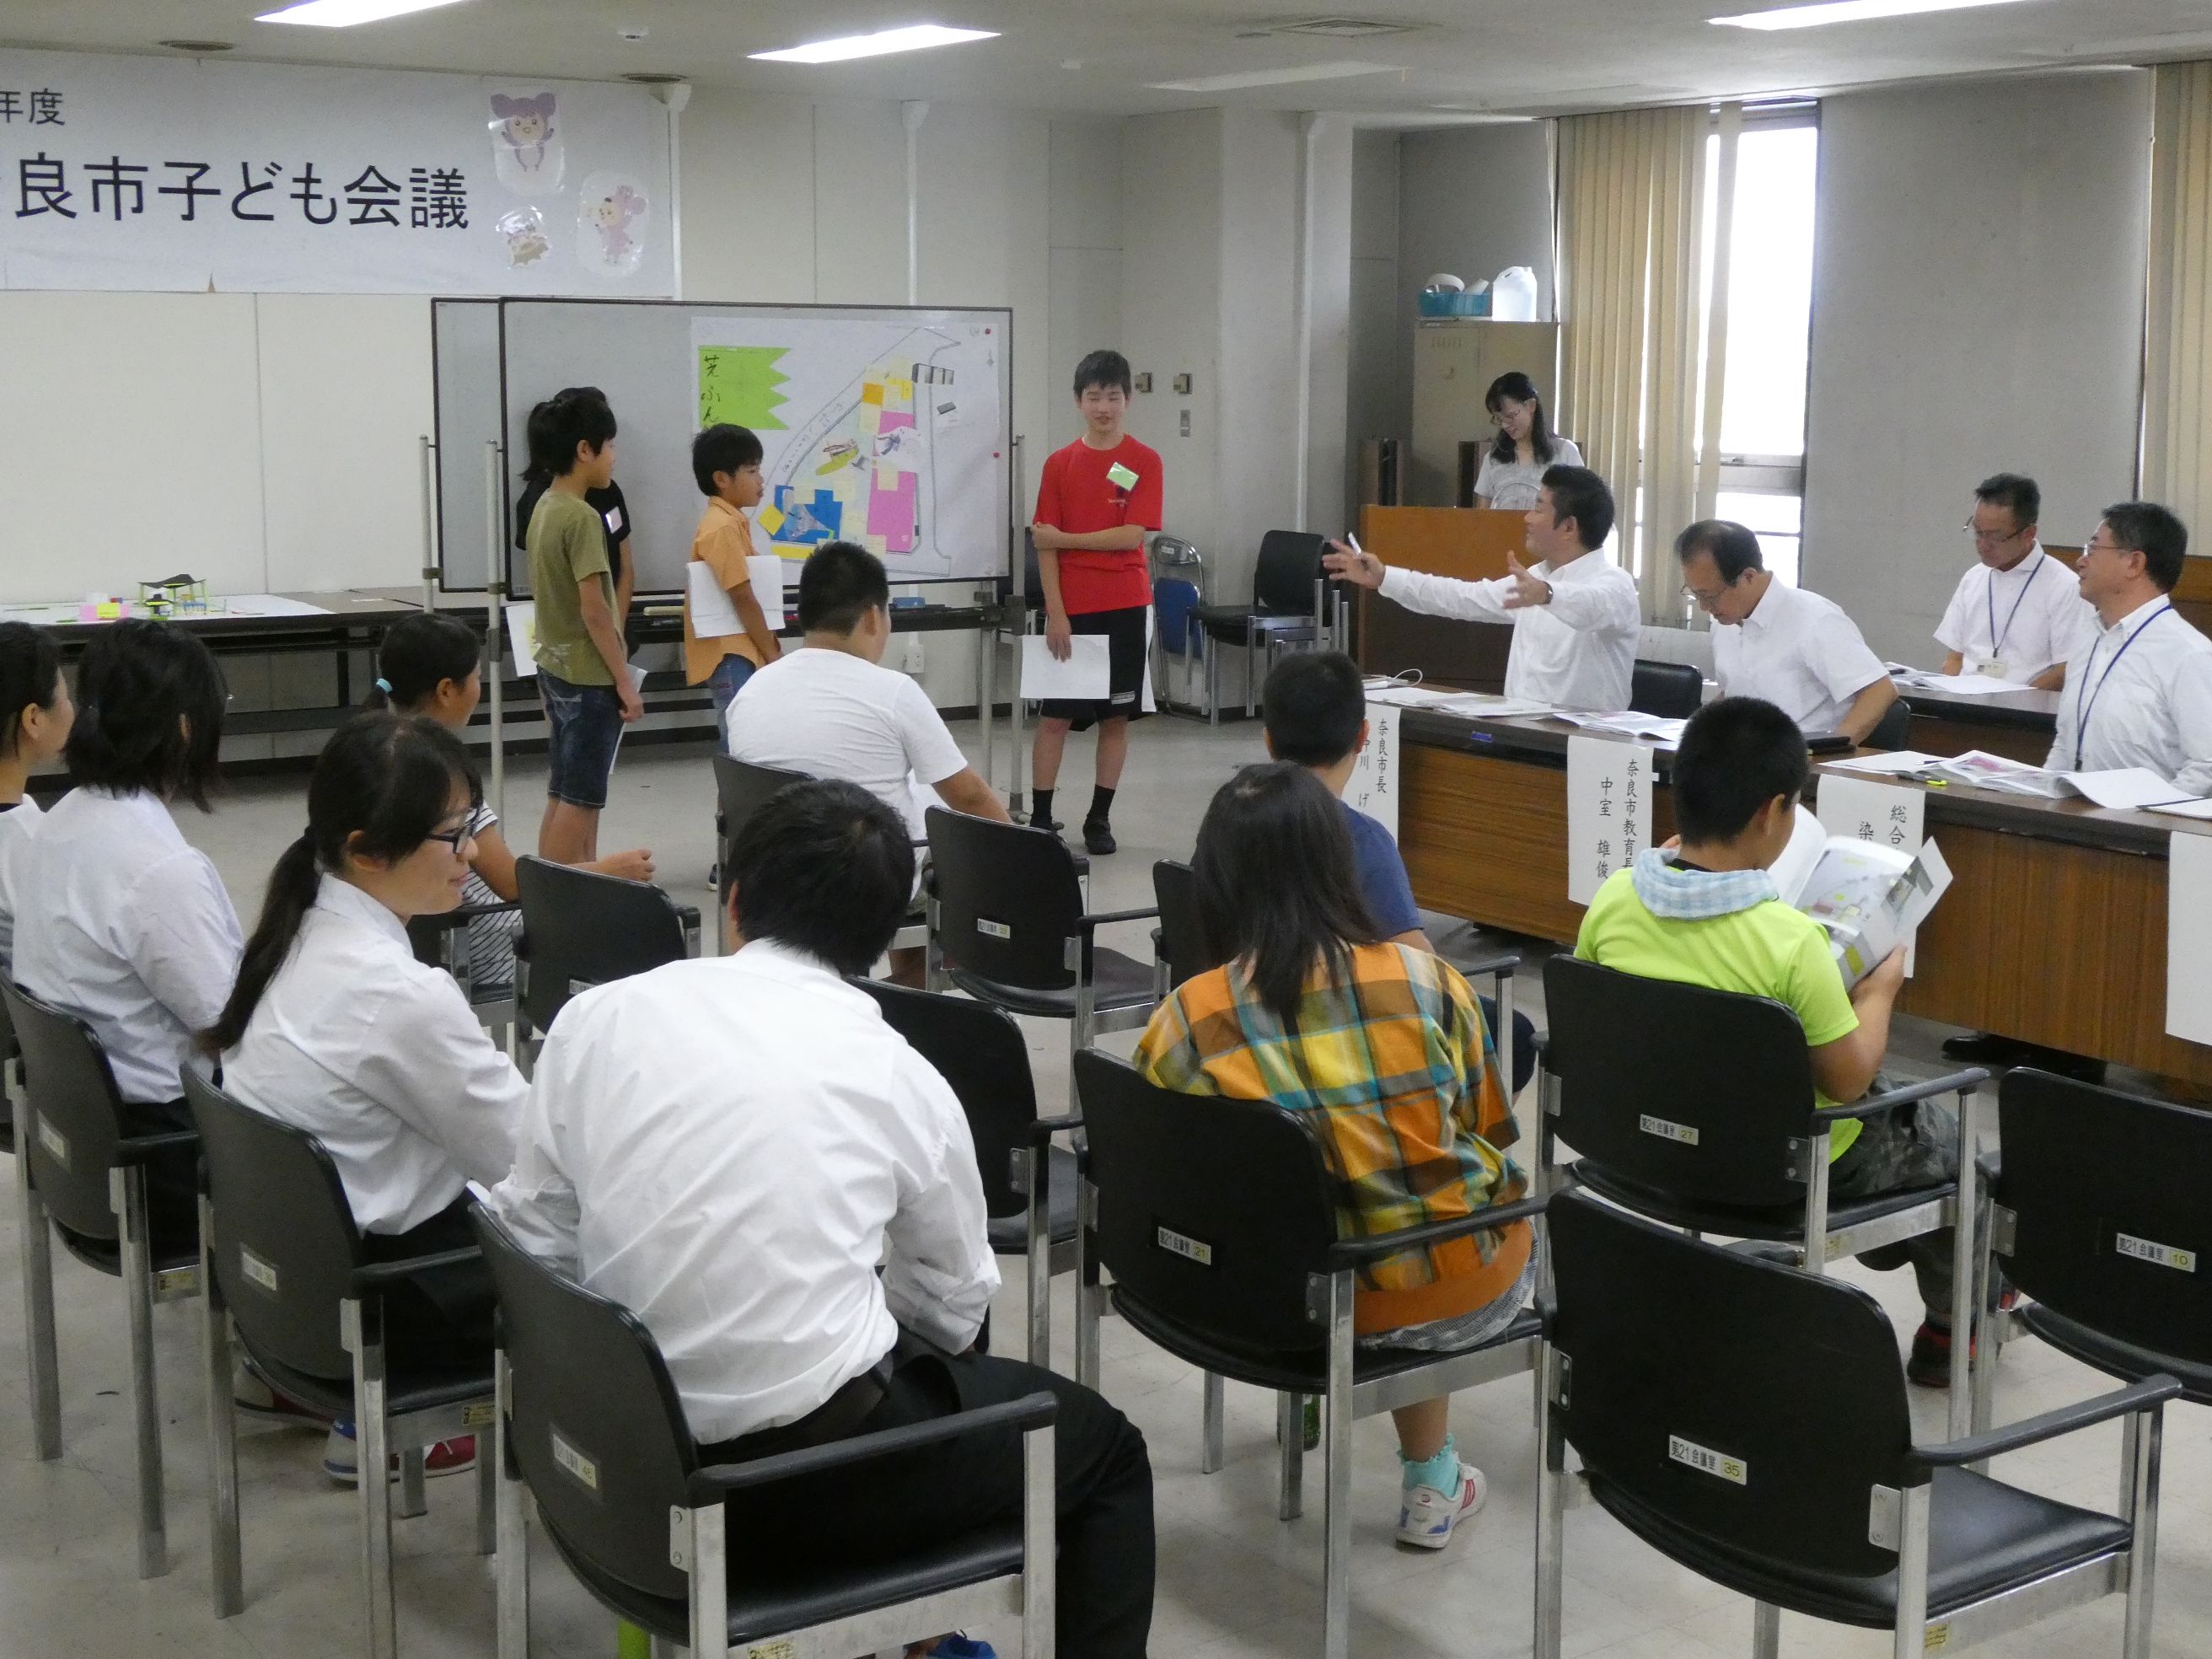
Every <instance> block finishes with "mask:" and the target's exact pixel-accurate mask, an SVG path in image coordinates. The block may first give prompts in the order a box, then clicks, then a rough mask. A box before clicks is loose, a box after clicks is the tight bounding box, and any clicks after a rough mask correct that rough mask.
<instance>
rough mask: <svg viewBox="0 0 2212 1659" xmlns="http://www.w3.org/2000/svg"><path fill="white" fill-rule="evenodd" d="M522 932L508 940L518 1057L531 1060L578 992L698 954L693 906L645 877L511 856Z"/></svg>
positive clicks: (533, 857) (697, 925)
mask: <svg viewBox="0 0 2212 1659" xmlns="http://www.w3.org/2000/svg"><path fill="white" fill-rule="evenodd" d="M514 878H515V881H516V883H517V884H518V885H519V887H520V890H521V894H522V937H521V938H520V939H517V940H516V941H515V942H514V1000H515V1021H514V1035H515V1046H516V1048H517V1050H518V1058H519V1059H520V1060H525V1061H530V1060H535V1059H536V1055H537V1049H538V1044H539V1043H540V1042H543V1041H544V1033H545V1032H546V1031H547V1030H550V1028H551V1026H552V1024H553V1020H554V1018H555V1016H556V1015H557V1014H559V1013H560V1012H561V1011H562V1009H563V1008H565V1007H567V1006H568V999H569V998H570V997H572V996H574V995H575V994H576V993H577V992H579V991H585V990H589V989H590V988H591V987H592V986H594V985H605V984H606V983H607V982H608V981H611V980H617V979H626V978H628V977H629V975H632V974H642V973H646V972H648V971H649V970H651V969H655V968H659V967H660V966H662V965H663V964H665V963H671V962H680V961H682V960H683V959H684V957H696V956H697V955H698V954H699V913H698V911H696V909H694V908H691V907H690V905H688V904H678V903H677V902H676V901H675V900H673V899H671V898H670V897H669V896H668V895H667V894H666V893H665V892H663V891H662V890H660V889H659V888H658V887H656V886H654V885H653V884H652V883H651V882H649V881H625V880H623V878H621V877H619V876H603V875H601V874H599V872H597V871H595V870H579V869H576V868H574V866H570V865H566V864H549V863H547V862H546V861H545V860H544V859H541V858H538V857H537V856H536V855H535V854H526V855H525V856H523V857H521V858H519V859H517V860H515V861H514Z"/></svg>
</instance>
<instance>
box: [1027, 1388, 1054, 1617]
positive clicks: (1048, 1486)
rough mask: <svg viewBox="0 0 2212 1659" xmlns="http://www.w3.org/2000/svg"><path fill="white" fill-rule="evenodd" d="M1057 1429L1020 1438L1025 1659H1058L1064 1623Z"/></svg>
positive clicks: (1035, 1432)
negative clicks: (1061, 1596)
mask: <svg viewBox="0 0 2212 1659" xmlns="http://www.w3.org/2000/svg"><path fill="white" fill-rule="evenodd" d="M1054 1454H1055V1447H1054V1441H1053V1431H1052V1430H1051V1429H1049V1428H1042V1429H1031V1430H1030V1431H1028V1432H1027V1433H1025V1434H1024V1435H1023V1436H1022V1659H1054V1652H1055V1651H1056V1650H1057V1644H1058V1627H1059V1621H1060V1607H1059V1596H1060V1577H1059V1574H1060V1567H1059V1562H1058V1559H1057V1554H1058V1545H1057V1539H1058V1536H1059V1528H1060V1477H1059V1473H1058V1468H1057V1463H1056V1460H1055V1455H1054Z"/></svg>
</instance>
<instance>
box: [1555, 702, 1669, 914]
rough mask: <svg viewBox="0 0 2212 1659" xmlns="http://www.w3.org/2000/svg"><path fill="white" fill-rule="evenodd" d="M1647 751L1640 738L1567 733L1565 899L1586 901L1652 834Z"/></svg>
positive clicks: (1624, 865) (1649, 769) (1625, 864)
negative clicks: (1627, 739) (1623, 739)
mask: <svg viewBox="0 0 2212 1659" xmlns="http://www.w3.org/2000/svg"><path fill="white" fill-rule="evenodd" d="M1651 755H1652V751H1651V750H1649V749H1646V748H1644V747H1643V746H1642V745H1641V744H1632V743H1611V742H1608V741H1607V739H1605V738H1585V737H1583V736H1581V735H1579V734H1577V735H1576V736H1574V737H1571V738H1568V739H1567V902H1569V903H1570V904H1588V903H1589V902H1590V901H1591V900H1592V899H1594V898H1595V897H1596V896H1597V890H1598V889H1599V888H1600V887H1601V886H1603V885H1604V884H1605V880H1606V878H1607V876H1610V875H1611V874H1612V873H1613V872H1614V871H1616V870H1625V869H1626V868H1627V867H1628V866H1630V865H1632V864H1633V863H1635V862H1636V855H1637V854H1638V853H1640V852H1642V851H1643V850H1644V847H1645V846H1646V845H1647V844H1648V843H1649V842H1650V839H1651Z"/></svg>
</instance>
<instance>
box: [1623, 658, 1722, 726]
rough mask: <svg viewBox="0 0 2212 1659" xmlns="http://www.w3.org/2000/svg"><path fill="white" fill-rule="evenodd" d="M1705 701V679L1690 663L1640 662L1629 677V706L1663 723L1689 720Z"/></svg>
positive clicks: (1646, 660) (1643, 659)
mask: <svg viewBox="0 0 2212 1659" xmlns="http://www.w3.org/2000/svg"><path fill="white" fill-rule="evenodd" d="M1703 702H1705V676H1704V675H1703V674H1702V673H1700V672H1699V671H1698V669H1697V667H1696V665H1694V664H1692V663H1686V662H1654V661H1652V660H1651V659H1650V658H1648V657H1638V659H1636V667H1635V670H1634V671H1633V672H1632V674H1631V675H1630V677H1629V682H1628V706H1629V707H1630V708H1633V709H1634V710H1635V711H1636V712H1637V713H1638V714H1654V715H1656V716H1657V717H1658V718H1659V719H1661V720H1687V719H1689V718H1690V716H1691V715H1692V714H1696V713H1697V712H1698V708H1699V705H1700V704H1702V703H1703Z"/></svg>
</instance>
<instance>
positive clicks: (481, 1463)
mask: <svg viewBox="0 0 2212 1659" xmlns="http://www.w3.org/2000/svg"><path fill="white" fill-rule="evenodd" d="M493 1439H494V1437H493V1436H492V1435H489V1434H487V1433H485V1432H484V1431H483V1430H481V1429H479V1430H478V1431H477V1554H478V1555H495V1554H497V1553H499V1461H498V1459H497V1458H495V1456H494V1455H492V1454H493V1452H494V1449H495V1448H494V1446H493V1444H492V1442H493Z"/></svg>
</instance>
